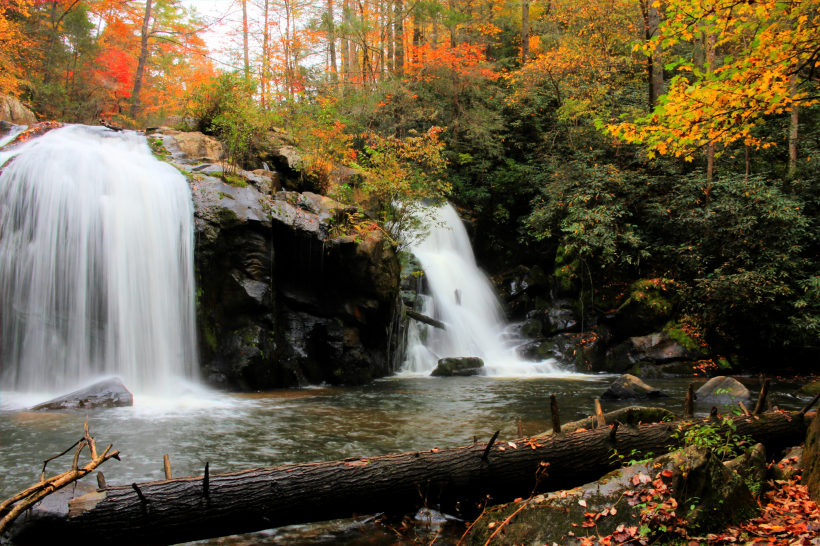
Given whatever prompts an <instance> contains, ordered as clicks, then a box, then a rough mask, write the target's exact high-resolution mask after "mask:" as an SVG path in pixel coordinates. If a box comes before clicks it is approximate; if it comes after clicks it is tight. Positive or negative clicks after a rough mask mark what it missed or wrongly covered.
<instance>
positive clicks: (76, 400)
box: [31, 377, 134, 411]
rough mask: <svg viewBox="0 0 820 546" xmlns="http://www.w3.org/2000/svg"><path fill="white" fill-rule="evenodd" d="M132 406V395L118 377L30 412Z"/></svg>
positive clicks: (39, 405) (32, 409)
mask: <svg viewBox="0 0 820 546" xmlns="http://www.w3.org/2000/svg"><path fill="white" fill-rule="evenodd" d="M133 405H134V395H132V394H131V393H130V392H129V391H128V389H126V388H125V385H123V384H122V381H121V380H120V378H119V377H112V378H111V379H106V380H105V381H100V382H99V383H94V384H93V385H91V386H90V387H86V388H84V389H80V390H78V391H74V392H72V393H69V394H66V395H65V396H60V397H58V398H55V399H53V400H49V401H48V402H43V403H42V404H38V405H36V406H34V407H33V408H31V411H59V410H72V409H96V408H121V407H124V406H133Z"/></svg>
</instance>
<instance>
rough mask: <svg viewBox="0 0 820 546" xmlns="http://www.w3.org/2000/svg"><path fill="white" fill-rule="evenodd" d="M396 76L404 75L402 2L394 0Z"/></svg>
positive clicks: (401, 0)
mask: <svg viewBox="0 0 820 546" xmlns="http://www.w3.org/2000/svg"><path fill="white" fill-rule="evenodd" d="M395 2H396V4H395V7H396V11H395V14H396V15H395V20H396V74H398V75H399V76H402V75H404V0H395Z"/></svg>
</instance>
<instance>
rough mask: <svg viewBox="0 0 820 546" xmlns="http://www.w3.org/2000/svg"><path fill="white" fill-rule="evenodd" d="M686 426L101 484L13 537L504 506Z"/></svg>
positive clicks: (784, 418) (767, 429) (90, 535)
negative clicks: (487, 502) (431, 505)
mask: <svg viewBox="0 0 820 546" xmlns="http://www.w3.org/2000/svg"><path fill="white" fill-rule="evenodd" d="M732 420H733V421H734V425H735V426H736V431H735V432H736V434H739V435H749V436H751V437H752V438H753V440H754V441H755V442H761V443H763V444H766V445H767V449H769V450H770V452H775V450H776V449H780V448H782V447H785V446H787V445H796V444H798V443H800V442H801V441H802V440H803V438H804V437H805V434H806V428H807V425H808V423H809V419H808V418H804V417H803V416H802V415H799V414H796V413H792V414H786V413H767V414H764V415H761V416H760V417H759V419H755V418H753V417H750V416H741V417H735V418H733V419H732ZM696 422H700V420H696ZM687 426H689V424H688V423H683V424H681V423H658V424H651V425H640V426H636V427H633V426H629V425H627V424H621V425H620V426H617V427H603V428H598V429H595V430H582V431H577V432H574V433H569V434H565V433H562V434H559V435H554V436H549V437H544V438H531V439H528V438H524V439H518V440H515V441H514V444H515V447H513V446H512V445H510V444H509V443H508V442H506V441H504V442H496V443H495V444H494V445H492V446H488V445H487V443H486V439H484V441H481V442H477V443H474V444H473V445H470V446H466V447H460V448H451V449H441V450H439V449H436V448H434V449H431V450H427V451H419V452H410V453H398V454H394V455H386V456H380V457H372V458H350V459H345V460H344V461H332V462H326V463H312V464H295V465H284V466H279V467H272V468H258V469H254V470H247V471H244V472H235V473H231V474H223V475H210V476H208V473H207V472H206V474H205V475H204V476H199V477H190V478H177V479H173V480H166V481H160V482H150V483H142V484H132V485H129V486H118V487H109V488H108V489H106V490H104V491H103V492H102V493H91V494H90V495H96V497H95V498H94V499H91V498H86V497H89V495H86V496H85V497H80V498H79V499H77V500H75V501H73V502H71V503H70V504H69V506H70V507H71V508H72V514H73V516H72V517H70V518H68V517H67V516H64V515H63V516H59V517H55V518H52V519H49V520H46V519H40V520H39V522H38V523H37V524H32V525H30V526H29V528H28V531H29V532H28V533H19V534H17V535H16V536H12V540H14V541H15V544H21V545H23V544H58V543H59V542H61V539H63V538H64V537H65V536H66V533H70V534H71V536H82V537H83V539H84V540H85V541H86V542H87V543H89V544H91V543H98V544H102V543H112V544H118V545H121V546H126V545H132V544H133V545H138V544H139V545H144V544H154V545H159V544H175V543H180V542H188V541H194V540H201V539H206V538H211V537H217V536H225V535H231V534H240V533H249V532H253V531H258V530H262V529H269V528H273V527H279V526H283V525H293V524H300V523H309V522H315V521H326V520H331V519H337V518H348V517H351V516H352V515H353V514H372V513H378V512H386V513H389V514H402V513H406V512H408V511H413V510H415V509H416V508H417V507H419V506H422V505H423V504H424V502H425V498H426V499H428V500H432V499H435V500H433V502H435V503H437V504H440V505H441V507H442V510H444V511H445V512H447V511H452V510H453V509H454V506H455V503H456V502H460V503H461V507H462V510H463V512H470V511H471V510H473V509H475V507H476V505H477V504H478V503H479V502H480V501H481V500H482V499H486V495H491V496H492V499H493V502H494V503H501V502H505V501H507V500H511V499H513V498H515V497H523V496H526V495H528V494H529V493H530V492H531V491H532V490H533V487H534V485H535V475H536V474H535V473H536V471H537V470H538V469H539V468H543V467H542V466H541V462H542V461H543V462H547V463H549V470H548V473H549V478H547V479H545V480H543V481H542V482H541V483H540V485H539V487H538V489H539V490H541V491H555V490H559V489H563V488H567V487H574V486H577V485H580V484H583V483H588V482H590V481H594V480H596V479H598V478H600V477H601V476H602V475H603V474H605V473H606V472H608V471H610V470H612V469H613V468H616V467H617V466H618V463H616V462H615V461H614V460H613V458H612V453H613V449H617V450H618V452H619V453H632V452H633V450H635V452H639V453H646V452H653V453H654V454H655V455H656V456H657V455H660V454H663V453H666V452H667V451H668V450H669V449H670V447H674V445H675V442H676V441H675V440H674V439H673V438H672V433H673V432H674V431H675V430H676V428H678V427H683V428H685V427H687ZM613 432H614V433H613ZM502 450H503V451H502ZM423 496H424V498H423ZM21 525H23V526H24V525H25V523H21ZM12 532H13V533H14V530H12Z"/></svg>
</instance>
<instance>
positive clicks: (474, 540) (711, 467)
mask: <svg viewBox="0 0 820 546" xmlns="http://www.w3.org/2000/svg"><path fill="white" fill-rule="evenodd" d="M653 505H657V507H658V508H659V509H657V510H655V511H654V512H653V511H652V510H649V511H647V508H648V507H651V506H653ZM757 512H758V507H757V503H756V501H755V500H754V498H753V497H752V494H751V493H750V491H749V489H748V487H747V486H746V483H745V482H744V480H743V478H741V477H740V476H739V475H738V474H736V473H734V472H732V471H730V470H729V469H727V468H725V467H724V466H723V464H721V462H720V461H719V460H718V459H717V458H716V457H715V456H714V455H713V454H712V453H711V452H710V451H709V450H707V449H702V448H694V447H690V448H687V449H685V450H683V451H678V452H675V453H671V454H668V455H664V456H662V457H658V458H656V459H654V460H652V461H651V462H649V463H648V464H642V463H639V464H635V465H632V466H627V467H624V468H622V469H620V470H616V471H614V472H611V473H609V474H607V475H606V476H604V477H603V478H601V479H600V480H598V481H596V482H592V483H589V484H587V485H583V486H581V487H577V488H575V489H570V490H568V491H560V492H555V493H547V494H541V495H537V496H535V497H534V498H532V499H528V500H525V501H519V502H513V503H509V504H506V505H500V506H496V507H493V508H492V509H489V510H487V512H486V514H485V516H484V517H482V518H480V519H479V520H478V521H477V522H476V523H475V525H474V526H473V527H472V529H470V531H469V534H468V539H467V543H468V544H470V545H475V546H483V545H484V544H486V543H487V542H488V541H489V544H491V545H502V544H561V545H562V546H564V545H568V546H575V545H579V544H582V543H584V542H585V541H584V538H585V537H594V538H595V539H596V540H597V539H598V537H599V536H602V537H603V536H612V538H614V540H612V543H613V544H614V543H616V542H624V541H625V540H626V539H628V538H629V536H635V534H636V533H637V532H638V530H639V527H641V526H642V525H648V526H649V527H648V530H649V531H650V532H658V531H659V530H660V529H659V526H658V525H659V524H665V525H666V526H668V527H669V528H671V527H675V526H680V525H681V524H682V521H681V520H685V522H686V523H685V527H686V529H687V530H688V531H689V533H690V534H691V535H695V534H699V535H705V534H706V533H708V532H712V531H717V530H719V529H722V528H724V527H725V526H726V525H729V524H732V523H737V522H739V521H742V520H745V519H748V518H751V517H754V516H755V515H756V514H757ZM513 515H515V517H514V518H512V516H513ZM653 518H656V519H655V521H654V522H653V521H652V520H653ZM508 519H509V521H507V520H508ZM658 520H660V521H658ZM505 522H506V523H505ZM500 525H504V528H503V530H501V531H499V526H500ZM653 525H654V527H653ZM669 530H670V531H671V529H669ZM494 533H496V534H495V536H494V537H492V539H491V538H490V537H491V536H492V535H493V534H494ZM619 538H622V539H624V540H619Z"/></svg>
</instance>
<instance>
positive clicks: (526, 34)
mask: <svg viewBox="0 0 820 546" xmlns="http://www.w3.org/2000/svg"><path fill="white" fill-rule="evenodd" d="M529 56H530V0H521V66H524V65H525V64H526V63H527V57H529Z"/></svg>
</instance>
